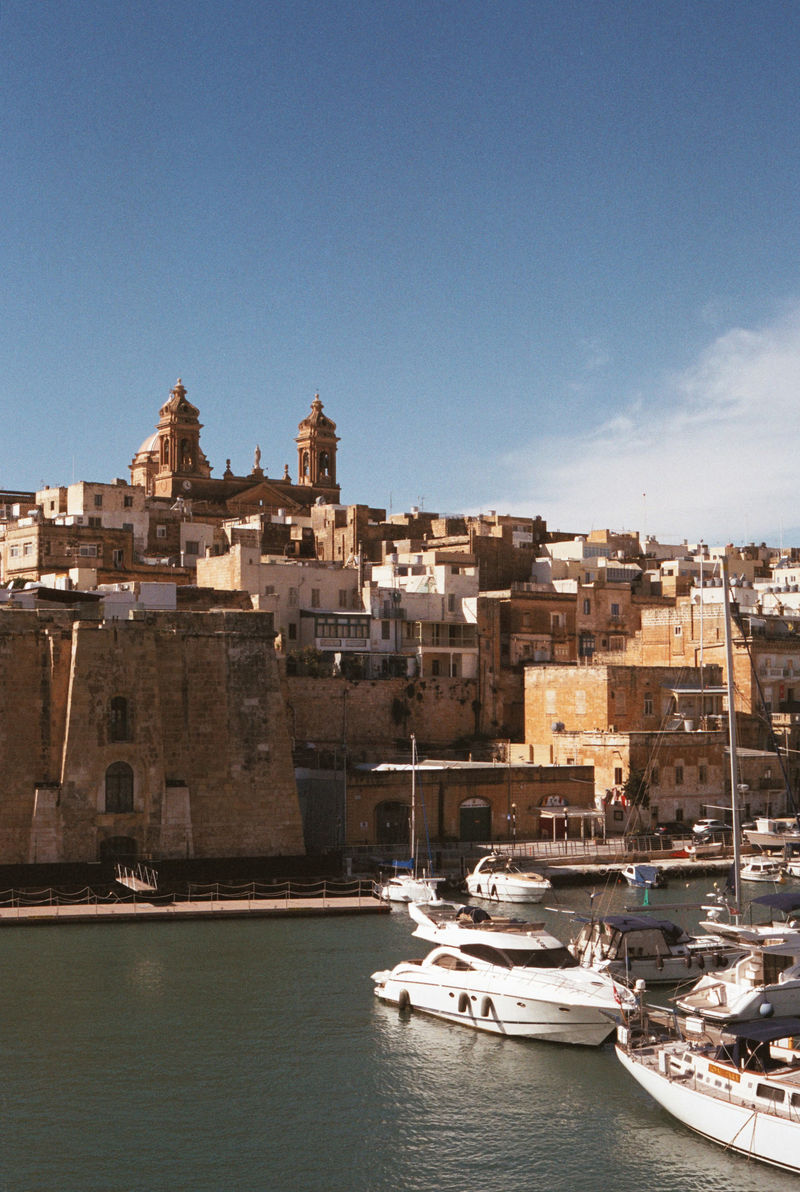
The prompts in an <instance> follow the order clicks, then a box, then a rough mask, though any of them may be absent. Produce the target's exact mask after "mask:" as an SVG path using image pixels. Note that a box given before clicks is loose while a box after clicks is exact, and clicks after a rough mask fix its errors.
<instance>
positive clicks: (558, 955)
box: [461, 944, 578, 969]
mask: <svg viewBox="0 0 800 1192" xmlns="http://www.w3.org/2000/svg"><path fill="white" fill-rule="evenodd" d="M461 951H462V952H465V953H466V954H467V955H468V956H474V957H475V958H476V959H477V960H485V961H486V962H487V963H488V964H498V965H501V966H502V967H503V968H540V969H561V968H575V967H576V966H577V964H578V961H577V960H576V959H575V957H574V956H573V955H572V953H571V952H570V951H569V950H568V949H567V948H565V947H563V946H561V947H558V948H514V949H513V950H512V951H508V952H504V951H501V950H500V949H499V948H492V947H491V946H490V945H489V944H462V946H461Z"/></svg>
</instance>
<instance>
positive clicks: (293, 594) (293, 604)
mask: <svg viewBox="0 0 800 1192" xmlns="http://www.w3.org/2000/svg"><path fill="white" fill-rule="evenodd" d="M288 603H289V608H297V588H290V589H289V601H288Z"/></svg>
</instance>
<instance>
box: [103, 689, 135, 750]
mask: <svg viewBox="0 0 800 1192" xmlns="http://www.w3.org/2000/svg"><path fill="white" fill-rule="evenodd" d="M108 739H109V741H130V739H131V717H130V706H129V704H128V701H127V700H126V699H125V696H124V695H115V696H114V698H113V699H112V700H111V703H110V704H109V710H108Z"/></svg>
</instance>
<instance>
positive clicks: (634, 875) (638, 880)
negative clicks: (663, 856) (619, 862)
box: [622, 864, 666, 890]
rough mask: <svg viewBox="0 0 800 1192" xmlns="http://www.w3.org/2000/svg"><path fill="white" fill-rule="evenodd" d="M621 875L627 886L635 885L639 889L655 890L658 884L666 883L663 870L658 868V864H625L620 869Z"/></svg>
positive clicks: (663, 884)
mask: <svg viewBox="0 0 800 1192" xmlns="http://www.w3.org/2000/svg"><path fill="white" fill-rule="evenodd" d="M622 876H623V877H624V878H625V881H626V882H627V883H628V885H629V886H636V887H638V888H639V889H645V890H655V889H656V888H657V887H659V886H665V885H666V878H665V877H664V870H663V869H660V868H659V867H658V865H642V864H638V865H626V866H624V868H623V870H622Z"/></svg>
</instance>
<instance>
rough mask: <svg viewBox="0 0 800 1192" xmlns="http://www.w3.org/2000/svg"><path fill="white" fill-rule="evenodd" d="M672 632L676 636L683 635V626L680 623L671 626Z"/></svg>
mask: <svg viewBox="0 0 800 1192" xmlns="http://www.w3.org/2000/svg"><path fill="white" fill-rule="evenodd" d="M672 632H673V633H674V634H675V636H676V637H682V636H683V626H682V625H675V626H673V630H672Z"/></svg>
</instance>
